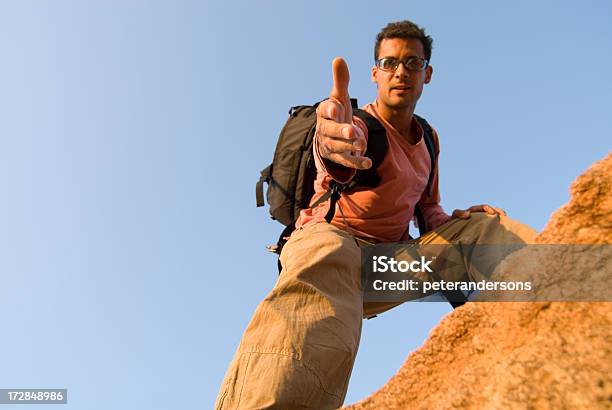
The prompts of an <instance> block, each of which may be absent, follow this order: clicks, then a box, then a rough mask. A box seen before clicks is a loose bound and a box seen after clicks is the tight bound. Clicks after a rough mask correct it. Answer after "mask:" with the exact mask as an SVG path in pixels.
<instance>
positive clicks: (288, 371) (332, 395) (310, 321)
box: [215, 213, 536, 409]
mask: <svg viewBox="0 0 612 410" xmlns="http://www.w3.org/2000/svg"><path fill="white" fill-rule="evenodd" d="M535 235H536V232H535V231H534V230H533V229H532V228H530V227H528V226H526V225H523V224H520V223H518V222H515V221H513V220H511V219H510V218H508V217H505V216H501V217H500V216H490V215H487V214H485V213H472V215H471V217H470V218H469V219H466V220H461V219H454V220H451V221H450V222H448V223H446V224H444V225H442V226H441V227H439V228H438V229H436V230H434V231H431V232H429V233H427V234H426V235H424V236H422V237H420V238H417V239H414V242H416V243H420V244H426V243H432V244H434V243H439V244H446V243H455V244H456V243H461V244H510V243H532V242H533V239H534V237H535ZM280 258H281V264H282V266H283V270H282V272H281V274H280V276H279V277H278V280H277V282H276V284H275V286H274V288H273V289H272V291H271V292H270V293H269V294H268V295H267V296H266V298H265V299H264V300H263V301H262V302H261V303H260V304H259V306H258V307H257V310H256V311H255V314H254V315H253V318H252V319H251V322H250V323H249V325H248V327H247V329H246V331H245V332H244V335H243V337H242V340H241V342H240V345H239V346H238V349H237V351H236V354H235V356H234V358H233V360H232V362H231V363H230V365H229V369H228V370H227V373H226V375H225V379H224V380H223V383H222V385H221V389H220V392H219V396H218V397H217V401H216V403H215V409H335V408H338V407H340V406H341V405H342V403H343V402H344V398H345V395H346V391H347V388H348V381H349V377H350V375H351V371H352V368H353V362H354V360H355V356H356V354H357V348H358V346H359V338H360V336H361V322H362V318H363V317H369V316H371V315H373V314H376V313H381V312H383V311H385V310H388V309H390V308H392V307H394V306H397V305H398V304H399V303H398V302H396V303H391V302H387V303H383V302H377V303H366V304H364V303H363V297H362V291H361V253H360V247H359V245H358V243H357V241H356V240H355V238H354V237H352V236H351V235H350V234H348V233H347V232H345V231H343V230H341V229H338V228H336V227H335V226H333V225H331V224H327V223H315V224H310V225H307V226H305V227H304V228H302V229H299V230H296V231H295V232H294V233H293V235H292V236H291V239H290V240H289V241H288V242H287V244H286V245H285V247H284V249H283V252H282V254H281V257H280ZM464 274H465V267H462V271H461V272H458V273H457V275H458V276H459V275H464ZM469 274H470V272H468V275H469ZM442 279H445V280H446V279H447V278H442Z"/></svg>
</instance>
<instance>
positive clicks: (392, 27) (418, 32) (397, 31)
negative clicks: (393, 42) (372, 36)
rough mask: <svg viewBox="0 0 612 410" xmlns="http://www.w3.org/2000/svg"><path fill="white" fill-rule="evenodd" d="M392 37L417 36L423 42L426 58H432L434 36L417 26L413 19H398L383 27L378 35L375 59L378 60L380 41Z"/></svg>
mask: <svg viewBox="0 0 612 410" xmlns="http://www.w3.org/2000/svg"><path fill="white" fill-rule="evenodd" d="M392 38H406V39H408V38H416V39H417V40H420V41H421V43H422V44H423V50H424V51H425V59H426V60H427V61H430V60H431V49H432V44H433V38H431V37H430V36H428V35H427V34H426V33H425V29H424V28H422V27H419V26H417V25H416V24H414V23H413V22H412V21H409V20H404V21H396V22H394V23H389V24H387V26H386V27H385V28H383V29H382V30H381V31H380V33H378V35H377V36H376V44H375V45H374V61H376V60H378V51H379V50H380V43H381V42H382V41H383V40H384V39H392Z"/></svg>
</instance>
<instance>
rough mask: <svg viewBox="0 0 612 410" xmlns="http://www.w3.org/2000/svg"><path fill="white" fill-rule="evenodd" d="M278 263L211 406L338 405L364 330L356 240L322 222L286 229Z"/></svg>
mask: <svg viewBox="0 0 612 410" xmlns="http://www.w3.org/2000/svg"><path fill="white" fill-rule="evenodd" d="M281 264H282V266H283V270H282V272H281V274H280V276H279V278H278V281H277V283H276V285H275V286H274V289H273V290H272V291H271V292H270V293H269V294H268V295H267V296H266V298H265V299H264V300H263V301H262V302H261V303H260V304H259V306H258V307H257V309H256V311H255V314H254V315H253V318H252V319H251V322H250V323H249V325H248V327H247V329H246V331H245V333H244V335H243V337H242V340H241V342H240V345H239V347H238V349H237V352H236V354H235V356H234V358H233V360H232V362H231V363H230V366H229V369H228V371H227V373H226V375H225V379H224V381H223V384H222V386H221V390H220V392H219V396H218V397H217V402H216V404H215V408H216V409H236V408H240V409H253V408H257V409H262V408H266V409H268V408H278V409H290V408H291V409H293V408H295V409H297V408H313V409H331V408H337V407H340V406H341V405H342V403H343V401H344V397H345V395H346V390H347V387H348V379H349V376H350V374H351V370H352V368H353V363H354V360H355V356H356V354H357V348H358V346H359V338H360V335H361V320H362V294H361V289H360V286H361V283H360V281H361V277H360V269H361V254H360V250H359V247H358V246H357V244H356V243H355V240H354V239H352V238H351V237H350V236H349V235H348V234H347V233H345V232H344V231H342V230H340V229H338V228H336V227H334V226H333V225H330V224H326V223H318V224H311V225H307V226H306V227H304V228H303V229H300V230H298V231H296V232H294V234H293V235H292V236H291V239H290V240H289V241H288V242H287V244H286V245H285V247H284V248H283V252H282V254H281Z"/></svg>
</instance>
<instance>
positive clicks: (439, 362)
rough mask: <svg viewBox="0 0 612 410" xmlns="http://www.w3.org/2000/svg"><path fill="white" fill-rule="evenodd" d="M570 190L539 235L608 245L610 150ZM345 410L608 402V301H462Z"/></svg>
mask: <svg viewBox="0 0 612 410" xmlns="http://www.w3.org/2000/svg"><path fill="white" fill-rule="evenodd" d="M571 195H572V197H571V200H570V201H569V202H568V203H567V204H566V205H564V206H563V207H561V208H560V209H559V210H557V211H556V212H555V213H554V214H553V216H552V218H551V220H550V221H549V223H548V224H547V226H546V227H545V229H544V230H543V232H542V233H541V234H540V235H539V236H538V238H537V242H538V243H542V244H611V243H612V153H611V154H608V156H607V157H606V158H605V159H603V160H601V161H599V162H597V163H595V164H594V165H593V166H592V167H591V168H590V169H589V170H588V171H587V172H586V173H584V174H583V175H581V176H580V177H578V178H577V179H576V181H575V182H574V183H573V184H572V187H571ZM551 263H552V261H551ZM567 271H568V272H570V271H572V270H571V269H568V270H567ZM563 274H564V273H563V272H559V275H563ZM600 276H602V275H600ZM604 276H607V277H604V279H609V278H610V275H609V274H608V275H604ZM608 283H609V281H608ZM345 408H346V409H354V410H357V409H428V410H429V409H449V408H453V409H529V408H533V409H611V408H612V303H610V302H524V303H520V302H518V303H517V302H510V303H502V302H496V303H493V302H490V303H467V304H466V305H464V306H462V307H461V308H459V309H457V310H455V311H453V312H451V313H450V314H448V315H447V316H446V317H444V318H443V319H442V321H441V323H440V324H439V325H438V326H437V327H436V328H435V329H434V330H433V331H432V332H431V334H430V336H429V338H428V340H427V341H426V342H425V343H424V345H423V346H422V347H421V348H420V349H418V350H416V351H415V352H413V353H411V354H410V355H409V356H408V358H407V360H406V362H405V363H404V365H403V366H402V368H401V369H400V370H399V372H398V373H397V374H396V375H395V376H393V377H392V378H391V379H390V380H389V382H388V383H387V384H386V385H385V386H383V387H382V388H381V389H380V390H378V391H377V392H376V393H374V394H373V395H372V396H370V397H368V398H366V399H364V400H362V401H360V402H358V403H356V404H353V405H351V406H348V407H345Z"/></svg>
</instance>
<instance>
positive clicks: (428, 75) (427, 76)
mask: <svg viewBox="0 0 612 410" xmlns="http://www.w3.org/2000/svg"><path fill="white" fill-rule="evenodd" d="M432 74H433V67H432V66H430V65H428V66H427V68H426V69H425V84H429V82H430V81H431V75H432Z"/></svg>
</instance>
